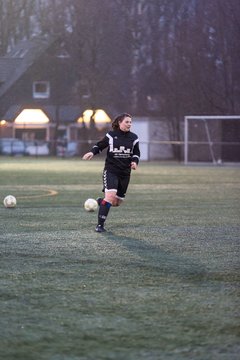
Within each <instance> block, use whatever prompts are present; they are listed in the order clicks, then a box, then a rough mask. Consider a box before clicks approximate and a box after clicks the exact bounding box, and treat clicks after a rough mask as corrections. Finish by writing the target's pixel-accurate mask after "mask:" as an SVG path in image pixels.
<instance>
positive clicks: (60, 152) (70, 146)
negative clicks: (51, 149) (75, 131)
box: [57, 141, 78, 157]
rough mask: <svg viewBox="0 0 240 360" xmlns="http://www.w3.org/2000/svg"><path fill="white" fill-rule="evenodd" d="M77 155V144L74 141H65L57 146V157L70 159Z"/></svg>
mask: <svg viewBox="0 0 240 360" xmlns="http://www.w3.org/2000/svg"><path fill="white" fill-rule="evenodd" d="M76 155H78V143H77V142H76V141H67V142H65V143H64V142H63V143H62V144H61V143H59V144H58V145H57V156H62V157H71V156H76Z"/></svg>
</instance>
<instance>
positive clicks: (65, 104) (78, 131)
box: [0, 37, 111, 143]
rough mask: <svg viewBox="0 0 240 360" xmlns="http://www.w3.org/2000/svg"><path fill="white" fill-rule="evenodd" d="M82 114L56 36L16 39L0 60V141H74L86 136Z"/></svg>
mask: <svg viewBox="0 0 240 360" xmlns="http://www.w3.org/2000/svg"><path fill="white" fill-rule="evenodd" d="M84 110H86V109H84V108H82V107H81V105H80V104H79V95H78V94H77V93H76V77H75V74H74V71H73V70H72V64H71V58H70V56H69V55H68V53H67V51H66V50H65V48H64V47H63V44H62V43H61V42H60V41H59V39H57V38H56V37H48V38H33V39H31V40H24V41H21V42H19V43H18V44H17V45H16V46H15V47H14V49H12V50H11V51H10V52H9V53H8V54H7V55H6V56H4V57H1V58H0V130H1V132H0V137H13V138H18V139H23V140H25V141H28V140H31V141H32V140H37V141H48V142H50V143H51V142H55V141H56V140H57V139H59V138H64V139H67V140H68V141H70V140H74V141H78V140H81V138H82V137H83V136H85V137H86V131H85V129H83V128H84V123H83V122H82V121H81V117H82V115H83V112H84ZM79 119H80V120H79ZM78 120H79V121H78ZM104 121H105V120H104ZM110 121H111V120H110V118H107V119H106V122H110Z"/></svg>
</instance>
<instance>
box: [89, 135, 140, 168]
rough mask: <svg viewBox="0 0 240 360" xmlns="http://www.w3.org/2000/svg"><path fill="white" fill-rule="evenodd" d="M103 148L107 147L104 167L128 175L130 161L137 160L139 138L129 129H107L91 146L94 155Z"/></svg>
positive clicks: (138, 156) (138, 157)
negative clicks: (125, 130)
mask: <svg viewBox="0 0 240 360" xmlns="http://www.w3.org/2000/svg"><path fill="white" fill-rule="evenodd" d="M105 148H108V149H107V156H106V160H105V169H106V170H109V171H110V172H112V173H114V174H117V175H129V174H130V172H131V162H132V161H134V162H136V163H137V164H138V162H139V159H140V150H139V139H138V136H137V135H136V134H134V133H133V132H131V131H128V132H124V131H121V130H112V131H109V132H108V133H107V134H106V135H105V137H104V138H103V139H102V140H100V141H98V142H97V143H96V145H94V146H93V148H92V150H91V151H92V152H93V154H94V155H96V154H98V153H100V152H101V151H102V150H104V149H105Z"/></svg>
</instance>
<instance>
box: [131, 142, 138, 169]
mask: <svg viewBox="0 0 240 360" xmlns="http://www.w3.org/2000/svg"><path fill="white" fill-rule="evenodd" d="M139 160H140V149H139V140H138V139H137V140H136V141H135V144H134V147H133V155H132V159H131V169H133V170H136V169H137V167H138V163H139Z"/></svg>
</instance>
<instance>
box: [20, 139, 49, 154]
mask: <svg viewBox="0 0 240 360" xmlns="http://www.w3.org/2000/svg"><path fill="white" fill-rule="evenodd" d="M25 145H26V149H25V154H26V155H30V156H31V155H33V156H46V155H49V147H48V143H46V142H38V141H31V142H26V143H25Z"/></svg>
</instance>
